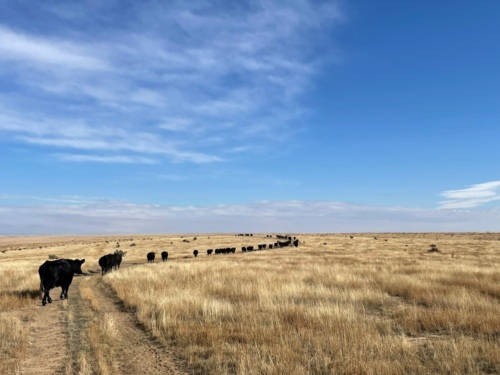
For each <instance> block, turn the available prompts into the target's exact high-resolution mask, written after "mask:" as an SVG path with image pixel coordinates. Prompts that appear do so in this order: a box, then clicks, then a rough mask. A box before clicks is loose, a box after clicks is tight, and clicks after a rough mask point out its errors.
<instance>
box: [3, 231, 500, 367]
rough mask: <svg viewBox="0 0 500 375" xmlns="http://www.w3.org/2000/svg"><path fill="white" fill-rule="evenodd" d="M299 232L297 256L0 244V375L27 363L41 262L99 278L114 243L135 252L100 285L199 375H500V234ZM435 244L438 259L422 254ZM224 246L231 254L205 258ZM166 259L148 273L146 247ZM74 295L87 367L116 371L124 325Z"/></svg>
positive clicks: (184, 238)
mask: <svg viewBox="0 0 500 375" xmlns="http://www.w3.org/2000/svg"><path fill="white" fill-rule="evenodd" d="M351 236H352V237H353V238H350V237H351ZM297 237H298V238H299V239H300V240H301V241H302V244H301V246H300V247H299V248H298V249H276V250H265V251H258V252H252V253H244V254H243V253H241V246H246V245H254V246H255V245H257V244H259V243H267V244H268V243H272V242H274V241H275V240H274V239H269V238H265V236H264V235H261V236H258V235H254V236H253V237H239V236H238V237H236V236H232V235H217V234H211V235H195V234H191V235H161V236H159V235H155V236H152V235H131V236H58V237H56V236H53V237H0V275H2V277H1V278H0V342H1V344H0V345H1V347H0V373H2V374H4V373H5V374H13V373H16V369H17V368H18V364H19V359H20V358H22V357H23V355H25V352H26V346H27V343H28V340H29V327H30V322H31V321H32V320H33V318H34V316H36V314H37V311H38V310H37V309H39V308H40V307H39V305H40V295H39V293H38V289H39V278H38V274H37V269H38V266H39V265H40V264H42V263H43V262H44V261H45V260H46V259H47V258H48V256H49V255H52V256H55V257H59V258H86V262H85V264H84V266H83V269H84V271H87V272H89V271H90V272H95V273H97V272H99V266H98V263H97V261H98V259H99V257H100V256H102V255H104V254H106V253H110V252H113V251H114V250H115V249H117V248H120V249H122V250H124V251H127V255H126V256H125V258H124V260H123V263H122V269H121V270H120V271H118V272H112V273H110V274H108V275H106V276H104V278H103V279H104V281H105V282H106V283H108V284H109V285H110V286H111V287H112V288H113V289H115V290H116V292H117V294H118V296H119V297H120V298H121V299H122V300H123V301H124V303H125V304H126V305H127V306H129V307H130V308H132V309H133V310H134V311H136V313H137V315H138V317H139V319H140V320H141V321H142V323H143V324H144V326H145V327H147V328H148V329H150V330H151V331H152V332H153V333H154V334H155V335H156V336H157V337H158V338H159V339H160V340H162V341H163V342H164V343H165V344H166V345H167V346H168V347H170V348H171V349H172V350H173V351H174V352H175V353H177V354H178V355H179V356H180V357H182V358H183V359H184V360H185V361H186V362H188V364H189V365H190V366H191V368H192V369H193V373H198V374H283V373H289V374H331V373H345V374H403V373H404V374H406V373H413V374H436V373H446V374H467V373H468V374H484V373H495V374H496V373H500V317H499V312H500V306H499V304H500V268H499V265H500V234H498V233H454V234H441V233H440V234H435V233H407V234H391V233H377V234H323V235H305V234H299V235H297ZM375 237H376V238H377V239H375ZM195 238H196V240H195ZM431 243H435V244H436V245H437V246H438V248H439V250H440V252H439V253H428V252H427V250H428V249H429V245H430V244H431ZM226 246H231V247H232V246H235V247H236V248H237V253H236V254H229V255H212V256H210V257H208V256H207V255H206V249H208V248H214V249H215V248H217V247H226ZM194 249H198V250H199V251H200V255H199V256H198V258H194V257H193V255H192V251H193V250H194ZM162 250H167V251H168V252H169V260H168V262H166V263H161V262H157V263H156V264H146V253H147V252H149V251H156V252H157V256H159V253H160V252H161V251H162ZM97 277H100V276H97ZM72 293H73V292H72V291H71V288H70V295H72ZM80 293H81V296H82V299H81V307H82V312H83V313H85V314H84V315H85V316H87V315H88V317H87V318H88V320H89V325H88V327H87V328H88V332H86V333H85V337H86V338H88V340H89V341H90V342H91V343H92V347H93V348H94V349H93V350H92V352H89V353H87V352H85V353H84V354H85V355H84V357H85V358H82V361H81V362H82V363H83V362H89V361H90V362H89V366H90V365H92V366H95V367H98V368H99V369H100V371H101V372H102V373H111V372H113V371H114V370H116V369H114V368H112V366H110V365H109V363H108V362H106V361H107V359H106V358H105V356H106V353H109V351H110V345H111V344H110V343H112V342H113V341H114V340H115V338H114V336H115V334H116V332H117V331H116V330H117V329H120V328H119V327H117V326H116V324H114V321H113V320H112V319H104V320H99V319H97V320H96V319H93V317H92V316H91V315H92V311H93V310H95V309H96V307H97V306H94V305H95V304H96V300H95V296H94V295H93V292H92V288H90V287H89V285H88V284H87V283H86V282H85V283H84V282H82V283H81V290H80ZM85 304H87V305H88V306H86V305H85ZM99 348H102V351H103V353H101V354H99V353H100V349H99ZM93 356H96V357H97V358H93ZM96 361H97V365H96ZM83 365H84V363H83V364H82V365H81V367H82V368H83V367H85V366H83Z"/></svg>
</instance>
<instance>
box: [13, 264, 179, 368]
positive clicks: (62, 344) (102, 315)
mask: <svg viewBox="0 0 500 375" xmlns="http://www.w3.org/2000/svg"><path fill="white" fill-rule="evenodd" d="M59 293H60V288H57V289H54V290H53V291H52V293H51V296H52V298H53V300H54V302H53V303H52V304H48V305H47V306H45V307H40V311H39V313H38V315H37V317H36V320H35V322H34V323H33V325H32V330H31V335H30V336H31V339H32V341H31V344H30V348H29V350H28V354H27V356H26V360H25V361H24V362H23V363H22V364H21V374H23V375H45V374H46V375H54V374H56V375H59V374H62V375H77V374H78V375H80V374H82V375H84V374H85V375H86V374H89V375H90V374H103V375H106V374H124V375H128V374H130V375H132V374H134V375H135V374H148V375H156V374H188V371H187V370H185V369H184V368H183V367H184V366H183V365H182V364H181V363H180V362H178V361H176V360H175V359H174V358H173V355H172V353H171V352H170V351H169V350H168V349H167V348H165V347H164V346H163V345H161V344H160V343H159V342H158V341H157V340H156V339H154V338H153V337H152V336H151V334H150V333H149V332H148V331H146V330H145V329H144V327H143V326H142V325H141V324H140V322H139V321H138V320H137V318H136V317H135V315H134V314H133V313H131V312H129V311H127V310H125V309H124V308H123V307H122V304H121V301H120V300H119V299H118V298H117V297H116V295H115V293H114V291H113V290H111V289H110V287H108V286H107V285H106V284H104V283H103V281H102V277H101V276H100V275H99V274H93V275H92V274H91V275H89V276H80V277H75V279H74V280H73V283H72V285H71V287H70V289H69V299H68V300H67V301H61V300H59V297H58V294H59ZM54 297H55V298H54Z"/></svg>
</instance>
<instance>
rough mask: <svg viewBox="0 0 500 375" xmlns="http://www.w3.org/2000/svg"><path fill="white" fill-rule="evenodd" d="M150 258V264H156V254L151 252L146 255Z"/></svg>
mask: <svg viewBox="0 0 500 375" xmlns="http://www.w3.org/2000/svg"><path fill="white" fill-rule="evenodd" d="M146 256H147V258H148V263H154V262H155V253H153V252H150V253H148V255H146Z"/></svg>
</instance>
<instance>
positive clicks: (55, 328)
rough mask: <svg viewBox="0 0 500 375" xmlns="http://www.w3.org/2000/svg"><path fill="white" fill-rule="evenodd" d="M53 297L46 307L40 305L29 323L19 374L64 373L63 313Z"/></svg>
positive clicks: (66, 356)
mask: <svg viewBox="0 0 500 375" xmlns="http://www.w3.org/2000/svg"><path fill="white" fill-rule="evenodd" d="M52 294H54V292H52ZM54 295H55V294H54ZM53 300H54V302H53V303H52V304H51V305H48V307H45V308H41V307H40V311H39V313H38V314H37V315H36V317H35V320H34V321H33V322H32V324H31V330H30V346H29V349H28V353H27V355H26V359H25V360H24V361H23V362H22V363H21V374H22V375H59V374H64V368H65V365H66V363H67V362H68V360H69V358H70V356H69V349H68V327H67V325H66V324H65V320H66V312H65V311H64V307H63V306H62V305H63V301H61V300H59V299H58V298H57V297H56V298H53ZM40 306H41V303H40Z"/></svg>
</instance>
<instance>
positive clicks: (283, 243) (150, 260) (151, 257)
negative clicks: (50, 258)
mask: <svg viewBox="0 0 500 375" xmlns="http://www.w3.org/2000/svg"><path fill="white" fill-rule="evenodd" d="M238 236H239V235H238ZM281 238H287V240H286V241H278V242H275V243H271V244H259V245H257V247H254V246H243V247H242V248H241V251H242V252H243V253H245V252H247V251H254V250H267V249H270V250H272V249H273V248H274V249H279V248H281V247H287V246H292V245H293V246H295V247H298V246H299V243H300V241H299V240H298V239H297V238H296V237H293V239H292V237H285V236H282V237H281ZM214 253H215V254H216V255H218V254H234V253H236V248H235V247H223V248H218V249H215V250H214V249H208V250H207V255H212V254H214ZM198 254H199V251H198V250H194V251H193V255H194V257H195V258H196V257H197V256H198ZM108 255H111V254H108ZM155 258H156V253H155V252H154V251H151V252H149V253H147V254H146V259H147V260H148V263H154V261H155ZM161 259H162V261H163V262H166V261H167V259H168V251H162V253H161ZM104 273H105V272H104V271H103V274H104Z"/></svg>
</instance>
